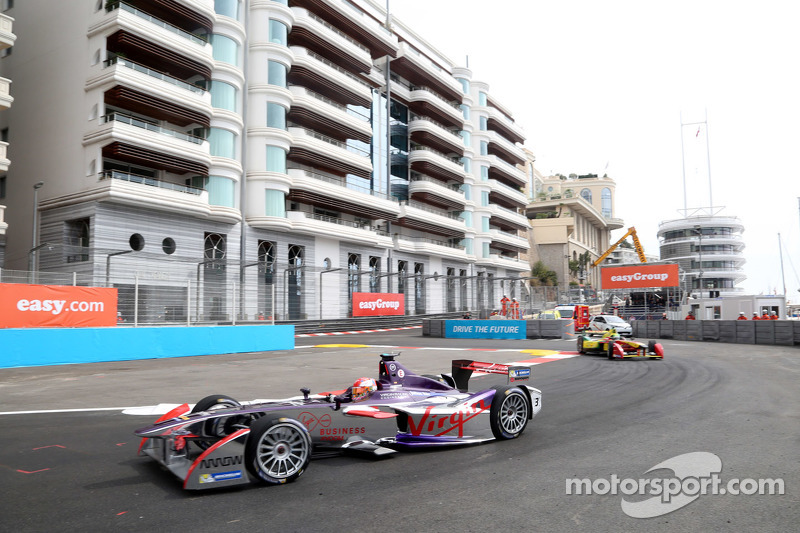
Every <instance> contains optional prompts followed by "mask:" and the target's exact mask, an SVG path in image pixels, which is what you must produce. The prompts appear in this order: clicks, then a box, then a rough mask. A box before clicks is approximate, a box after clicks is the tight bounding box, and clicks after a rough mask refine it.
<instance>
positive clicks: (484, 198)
mask: <svg viewBox="0 0 800 533" xmlns="http://www.w3.org/2000/svg"><path fill="white" fill-rule="evenodd" d="M487 205H489V191H481V206H482V207H486V206H487Z"/></svg>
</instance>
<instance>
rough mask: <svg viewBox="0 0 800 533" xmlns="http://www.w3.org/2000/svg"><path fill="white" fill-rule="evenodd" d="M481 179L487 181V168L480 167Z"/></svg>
mask: <svg viewBox="0 0 800 533" xmlns="http://www.w3.org/2000/svg"><path fill="white" fill-rule="evenodd" d="M481 179H482V180H483V181H486V180H488V179H489V167H484V166H482V167H481Z"/></svg>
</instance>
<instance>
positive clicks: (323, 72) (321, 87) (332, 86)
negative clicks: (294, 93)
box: [289, 46, 372, 108]
mask: <svg viewBox="0 0 800 533" xmlns="http://www.w3.org/2000/svg"><path fill="white" fill-rule="evenodd" d="M291 51H292V53H293V54H294V63H293V64H292V68H291V70H290V71H289V83H290V84H292V85H302V86H303V87H306V88H308V89H311V90H312V91H314V92H315V93H318V94H321V95H323V96H326V97H328V98H330V99H331V100H334V101H336V102H339V103H341V104H355V105H360V106H363V107H367V108H368V107H370V106H371V105H372V88H371V87H370V86H368V85H367V84H366V83H364V82H363V81H361V80H360V79H358V78H357V77H356V76H354V75H353V74H352V73H350V72H348V71H347V70H345V69H343V68H341V67H339V66H337V65H336V64H334V63H332V62H331V61H328V60H327V59H325V58H324V57H321V56H319V55H317V54H315V53H313V52H311V51H310V50H308V49H307V48H303V47H301V46H292V47H291Z"/></svg>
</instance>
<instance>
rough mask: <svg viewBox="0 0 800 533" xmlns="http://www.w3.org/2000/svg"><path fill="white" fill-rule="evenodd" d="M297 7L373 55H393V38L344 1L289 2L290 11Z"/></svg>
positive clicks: (310, 0)
mask: <svg viewBox="0 0 800 533" xmlns="http://www.w3.org/2000/svg"><path fill="white" fill-rule="evenodd" d="M297 8H305V9H307V10H308V11H309V12H311V13H313V14H315V15H317V16H318V17H319V18H321V19H323V20H325V21H327V22H328V23H330V24H331V25H332V26H333V27H335V28H338V29H339V30H340V31H342V32H343V33H345V34H347V35H348V36H350V37H351V38H352V39H353V40H355V41H356V42H358V43H361V44H362V45H364V46H366V47H367V48H368V49H369V50H370V53H371V55H372V57H373V58H377V57H383V56H386V55H389V56H392V57H395V56H396V55H397V51H398V48H399V44H398V42H397V37H395V36H394V35H393V34H392V33H391V32H390V31H389V30H387V29H386V28H385V27H384V26H383V25H382V24H381V23H380V22H378V21H377V20H375V19H374V18H372V17H370V16H368V15H367V14H366V13H364V12H362V11H361V10H359V9H357V8H355V7H354V6H353V5H352V4H350V3H348V2H328V1H325V0H295V1H293V2H292V10H296V9H297Z"/></svg>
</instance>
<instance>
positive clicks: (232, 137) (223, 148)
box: [208, 128, 236, 159]
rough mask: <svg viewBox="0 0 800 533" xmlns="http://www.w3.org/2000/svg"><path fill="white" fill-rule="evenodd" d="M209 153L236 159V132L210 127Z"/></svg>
mask: <svg viewBox="0 0 800 533" xmlns="http://www.w3.org/2000/svg"><path fill="white" fill-rule="evenodd" d="M208 142H209V144H210V145H211V155H213V156H216V157H227V158H229V159H236V134H235V133H233V132H232V131H229V130H223V129H220V128H211V129H210V130H209V132H208Z"/></svg>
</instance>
